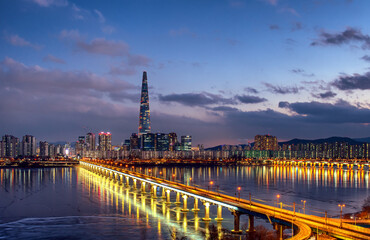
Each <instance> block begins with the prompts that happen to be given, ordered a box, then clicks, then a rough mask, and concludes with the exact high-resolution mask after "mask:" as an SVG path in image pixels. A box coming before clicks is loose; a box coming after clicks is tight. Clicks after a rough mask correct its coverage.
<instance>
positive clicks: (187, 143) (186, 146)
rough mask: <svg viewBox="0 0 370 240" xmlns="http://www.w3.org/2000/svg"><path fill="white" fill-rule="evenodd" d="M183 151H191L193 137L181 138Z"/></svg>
mask: <svg viewBox="0 0 370 240" xmlns="http://www.w3.org/2000/svg"><path fill="white" fill-rule="evenodd" d="M181 150H182V151H191V136H181Z"/></svg>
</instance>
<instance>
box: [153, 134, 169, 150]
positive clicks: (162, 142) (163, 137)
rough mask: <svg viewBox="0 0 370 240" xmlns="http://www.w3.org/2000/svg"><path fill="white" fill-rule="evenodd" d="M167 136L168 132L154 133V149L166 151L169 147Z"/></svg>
mask: <svg viewBox="0 0 370 240" xmlns="http://www.w3.org/2000/svg"><path fill="white" fill-rule="evenodd" d="M169 145H170V143H169V138H168V134H165V133H156V134H155V139H154V148H155V150H156V151H168V149H169Z"/></svg>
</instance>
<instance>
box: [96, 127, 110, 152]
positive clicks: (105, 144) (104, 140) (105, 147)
mask: <svg viewBox="0 0 370 240" xmlns="http://www.w3.org/2000/svg"><path fill="white" fill-rule="evenodd" d="M99 150H100V151H103V152H104V151H110V150H112V134H111V133H110V132H107V133H105V132H100V133H99Z"/></svg>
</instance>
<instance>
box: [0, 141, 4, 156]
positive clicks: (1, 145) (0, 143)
mask: <svg viewBox="0 0 370 240" xmlns="http://www.w3.org/2000/svg"><path fill="white" fill-rule="evenodd" d="M0 157H5V143H4V142H3V141H0Z"/></svg>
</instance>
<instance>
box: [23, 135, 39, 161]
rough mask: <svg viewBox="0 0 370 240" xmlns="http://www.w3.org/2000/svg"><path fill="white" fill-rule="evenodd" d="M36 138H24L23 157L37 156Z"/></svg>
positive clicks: (26, 136)
mask: <svg viewBox="0 0 370 240" xmlns="http://www.w3.org/2000/svg"><path fill="white" fill-rule="evenodd" d="M36 148H37V146H36V138H35V137H34V136H31V135H25V136H23V140H22V143H21V148H20V150H21V155H22V156H28V157H31V156H36Z"/></svg>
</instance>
